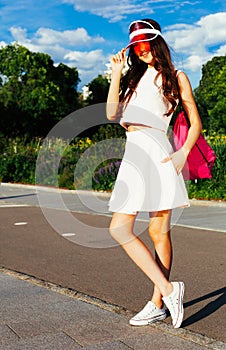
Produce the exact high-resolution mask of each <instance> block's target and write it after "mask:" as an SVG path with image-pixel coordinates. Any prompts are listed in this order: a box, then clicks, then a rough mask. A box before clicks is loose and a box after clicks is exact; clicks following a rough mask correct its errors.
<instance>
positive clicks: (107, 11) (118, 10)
mask: <svg viewBox="0 0 226 350" xmlns="http://www.w3.org/2000/svg"><path fill="white" fill-rule="evenodd" d="M62 2H63V3H67V4H71V5H73V6H74V8H75V10H76V11H79V12H89V13H92V14H94V15H97V16H100V17H103V18H107V19H108V20H109V21H110V22H117V21H120V20H122V19H124V18H126V17H127V16H128V15H134V14H143V15H144V14H146V13H148V14H149V15H150V14H152V13H153V12H154V11H155V10H156V9H161V11H164V10H165V11H167V12H169V13H173V12H176V11H178V9H179V8H180V7H183V6H184V5H191V6H194V5H195V4H197V3H198V1H189V0H184V1H181V0H167V1H164V0H144V1H139V0H121V1H118V0H111V1H110V2H107V1H105V0H62Z"/></svg>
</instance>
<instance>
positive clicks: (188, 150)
mask: <svg viewBox="0 0 226 350" xmlns="http://www.w3.org/2000/svg"><path fill="white" fill-rule="evenodd" d="M181 149H182V150H183V152H184V155H185V156H186V157H188V155H189V152H190V149H188V148H187V147H185V146H182V147H181Z"/></svg>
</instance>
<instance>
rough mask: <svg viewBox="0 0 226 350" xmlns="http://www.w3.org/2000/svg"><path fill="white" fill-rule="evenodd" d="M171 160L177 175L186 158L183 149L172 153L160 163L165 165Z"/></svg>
mask: <svg viewBox="0 0 226 350" xmlns="http://www.w3.org/2000/svg"><path fill="white" fill-rule="evenodd" d="M170 160H172V162H173V165H174V168H175V170H176V172H177V174H178V175H179V174H180V173H181V171H182V169H183V167H184V165H185V163H186V160H187V156H186V154H185V152H184V150H183V148H181V149H179V150H178V151H176V152H174V153H172V154H171V155H170V156H168V157H166V158H164V159H163V160H162V163H166V162H168V161H170Z"/></svg>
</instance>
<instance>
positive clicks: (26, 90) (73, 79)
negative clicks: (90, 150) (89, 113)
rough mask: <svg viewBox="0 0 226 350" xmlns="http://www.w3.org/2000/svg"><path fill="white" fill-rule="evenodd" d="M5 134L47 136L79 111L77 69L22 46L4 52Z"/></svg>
mask: <svg viewBox="0 0 226 350" xmlns="http://www.w3.org/2000/svg"><path fill="white" fill-rule="evenodd" d="M0 76H1V80H0V111H1V121H2V123H1V125H2V127H1V133H2V134H3V135H7V136H16V135H20V136H22V135H27V136H44V135H46V134H47V133H48V131H49V130H50V129H51V128H52V127H53V125H55V124H56V122H57V121H59V120H60V119H61V118H63V117H64V116H66V115H67V114H69V113H70V112H72V111H74V110H75V109H76V108H78V107H79V106H78V103H79V102H78V94H77V91H76V89H77V85H78V83H79V77H78V71H77V68H70V67H68V66H66V65H64V64H62V63H60V64H59V65H58V66H54V63H53V61H52V59H51V57H50V56H49V55H47V54H44V53H40V52H37V53H34V52H31V51H29V50H28V49H27V48H26V47H23V46H21V45H18V44H14V45H8V46H6V47H4V48H2V49H1V50H0Z"/></svg>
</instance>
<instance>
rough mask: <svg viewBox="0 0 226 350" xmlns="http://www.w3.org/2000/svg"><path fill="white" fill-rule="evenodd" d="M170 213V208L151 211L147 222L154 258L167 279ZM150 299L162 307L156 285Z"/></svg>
mask: <svg viewBox="0 0 226 350" xmlns="http://www.w3.org/2000/svg"><path fill="white" fill-rule="evenodd" d="M171 213H172V211H171V210H164V211H159V212H154V213H151V215H150V216H151V219H150V224H149V235H150V237H151V239H152V241H153V243H154V247H155V260H156V262H157V264H158V265H159V267H160V269H161V270H162V272H163V274H164V276H165V277H166V278H167V279H169V275H170V269H171V264H172V243H171V238H170V220H171ZM151 300H152V301H153V303H155V305H156V306H157V307H159V308H161V307H162V294H161V293H160V290H159V288H158V287H157V286H156V285H155V286H154V292H153V296H152V299H151Z"/></svg>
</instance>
